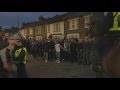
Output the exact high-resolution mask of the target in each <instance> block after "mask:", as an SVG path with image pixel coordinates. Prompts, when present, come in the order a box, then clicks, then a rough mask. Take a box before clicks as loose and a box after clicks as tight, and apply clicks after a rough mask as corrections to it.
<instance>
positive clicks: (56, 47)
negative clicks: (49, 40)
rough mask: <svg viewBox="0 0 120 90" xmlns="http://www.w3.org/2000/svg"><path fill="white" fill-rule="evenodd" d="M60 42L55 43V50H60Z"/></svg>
mask: <svg viewBox="0 0 120 90" xmlns="http://www.w3.org/2000/svg"><path fill="white" fill-rule="evenodd" d="M60 47H61V46H60V44H55V50H56V52H60Z"/></svg>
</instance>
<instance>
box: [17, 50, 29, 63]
mask: <svg viewBox="0 0 120 90" xmlns="http://www.w3.org/2000/svg"><path fill="white" fill-rule="evenodd" d="M22 50H24V52H25V56H24V58H23V59H24V60H23V63H24V64H26V62H27V49H26V48H20V49H18V50H16V51H15V58H17V57H19V55H20V53H21V51H22ZM20 62H21V61H16V64H18V63H20Z"/></svg>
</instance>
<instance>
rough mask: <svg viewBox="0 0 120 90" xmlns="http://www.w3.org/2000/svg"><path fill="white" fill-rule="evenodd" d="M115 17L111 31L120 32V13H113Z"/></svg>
mask: <svg viewBox="0 0 120 90" xmlns="http://www.w3.org/2000/svg"><path fill="white" fill-rule="evenodd" d="M113 17H114V21H113V27H112V28H110V30H109V31H120V27H119V23H120V21H119V20H118V18H120V12H113Z"/></svg>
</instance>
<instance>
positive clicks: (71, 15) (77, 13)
mask: <svg viewBox="0 0 120 90" xmlns="http://www.w3.org/2000/svg"><path fill="white" fill-rule="evenodd" d="M88 14H90V12H68V13H67V14H66V15H65V16H64V19H70V18H74V17H79V16H84V15H88Z"/></svg>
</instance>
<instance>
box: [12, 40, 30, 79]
mask: <svg viewBox="0 0 120 90" xmlns="http://www.w3.org/2000/svg"><path fill="white" fill-rule="evenodd" d="M14 44H15V46H14V50H13V51H12V60H13V62H14V63H15V64H16V67H17V76H18V78H27V77H28V76H27V72H26V67H25V65H26V62H27V60H26V59H27V58H26V57H27V49H26V48H25V47H23V45H22V41H21V40H16V41H15V43H14Z"/></svg>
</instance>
